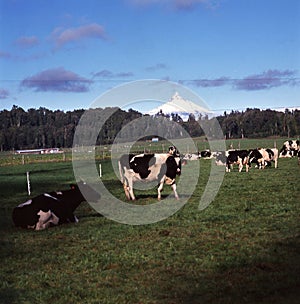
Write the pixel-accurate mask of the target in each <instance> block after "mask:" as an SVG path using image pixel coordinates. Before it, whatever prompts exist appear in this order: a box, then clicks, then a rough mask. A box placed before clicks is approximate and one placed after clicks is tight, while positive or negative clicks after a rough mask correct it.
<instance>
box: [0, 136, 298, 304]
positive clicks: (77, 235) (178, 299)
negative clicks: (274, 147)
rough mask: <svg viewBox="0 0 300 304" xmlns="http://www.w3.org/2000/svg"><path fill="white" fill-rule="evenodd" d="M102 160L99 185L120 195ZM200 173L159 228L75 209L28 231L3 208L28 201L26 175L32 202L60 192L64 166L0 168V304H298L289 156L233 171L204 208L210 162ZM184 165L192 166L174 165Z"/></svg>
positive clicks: (141, 200)
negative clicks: (68, 218)
mask: <svg viewBox="0 0 300 304" xmlns="http://www.w3.org/2000/svg"><path fill="white" fill-rule="evenodd" d="M244 144H245V145H251V144H253V142H250V143H247V142H246V141H245V142H244ZM242 148H243V147H242ZM101 163H102V171H103V181H104V183H105V184H106V185H107V187H108V188H109V189H110V190H111V192H112V193H113V194H114V195H115V196H117V197H120V198H121V199H125V195H124V193H123V189H122V186H121V184H120V183H119V182H118V181H117V180H116V177H115V176H114V173H113V172H112V169H111V164H110V162H109V161H101ZM200 168H201V175H200V178H199V184H198V186H197V188H196V190H195V192H194V194H193V196H192V197H191V198H190V200H189V201H188V202H187V204H186V205H185V206H184V207H183V208H182V209H180V210H179V211H178V212H177V213H176V214H174V215H173V216H171V217H169V218H168V219H166V220H164V221H162V222H159V223H155V224H151V225H145V226H130V225H123V224H119V223H116V222H114V221H111V220H109V219H106V218H105V217H102V216H100V215H99V214H98V213H97V212H95V211H94V210H93V209H92V208H91V207H90V206H89V205H88V204H87V203H83V204H82V205H81V206H80V207H79V208H78V209H77V211H76V215H77V216H78V217H79V220H80V221H79V223H78V224H67V225H62V226H59V227H53V228H51V229H48V230H45V231H39V232H36V231H27V230H23V229H18V228H15V227H14V226H13V225H12V222H11V211H12V208H13V207H15V206H16V205H18V204H19V203H21V202H23V201H25V200H26V199H27V198H28V196H27V188H26V171H30V172H31V173H30V176H31V185H32V191H33V193H32V195H33V196H34V195H37V194H39V193H42V192H44V191H47V190H48V191H50V190H59V189H67V188H68V184H69V183H70V182H73V181H74V176H73V172H72V165H71V163H70V162H55V163H53V162H50V163H32V164H26V165H15V166H2V167H0V187H1V203H0V216H1V251H0V267H1V272H0V276H1V277H0V302H1V301H2V303H16V304H20V303H30V304H34V303H39V304H40V303H52V302H55V303H58V304H60V303H157V304H164V303H168V304H169V303H174V304H179V303H184V304H185V303H197V304H198V303H298V300H299V297H300V291H299V287H300V276H299V273H300V229H299V228H300V222H299V211H300V207H299V202H300V188H299V171H300V168H299V166H298V165H297V159H280V160H279V168H278V169H274V168H267V169H265V170H258V169H251V170H250V172H248V173H246V172H242V173H239V172H237V168H235V170H234V171H233V172H230V173H226V174H225V178H224V181H223V184H222V186H221V189H220V191H219V193H218V195H217V197H216V198H215V200H214V201H213V203H212V204H210V205H209V206H208V208H206V209H205V210H203V211H199V210H198V204H199V199H200V197H201V194H202V193H203V190H204V188H205V185H206V182H207V179H208V175H209V171H210V161H209V160H201V161H200ZM193 169H194V166H193V162H190V163H188V164H187V166H185V167H183V170H187V171H190V172H192V171H193ZM164 188H165V192H164V193H165V194H166V193H169V189H168V187H167V186H165V187H164ZM179 194H180V193H179ZM136 195H137V197H138V200H137V202H136V203H137V204H151V203H153V202H155V196H156V190H155V189H153V190H149V191H146V192H139V191H137V192H136Z"/></svg>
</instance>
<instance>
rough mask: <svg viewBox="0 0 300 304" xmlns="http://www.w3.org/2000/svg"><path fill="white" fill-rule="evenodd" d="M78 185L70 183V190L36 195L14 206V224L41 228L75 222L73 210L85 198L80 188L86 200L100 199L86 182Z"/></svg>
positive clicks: (76, 220) (94, 200) (36, 228)
mask: <svg viewBox="0 0 300 304" xmlns="http://www.w3.org/2000/svg"><path fill="white" fill-rule="evenodd" d="M78 185H79V186H78ZM78 185H75V184H72V185H71V189H70V190H65V191H60V192H49V193H44V194H41V195H38V196H36V197H34V198H32V199H30V200H28V201H26V202H25V203H23V204H20V205H19V206H17V207H15V208H14V210H13V213H12V219H13V222H14V224H15V226H17V227H22V228H31V229H35V230H43V229H46V228H48V227H50V226H55V225H60V224H63V223H69V222H71V223H77V222H78V219H77V217H76V216H75V215H74V211H75V209H76V208H77V207H78V206H79V205H80V203H81V202H83V201H85V200H86V199H85V198H84V196H83V194H82V193H81V191H80V189H81V190H83V192H84V194H85V196H86V197H87V198H88V200H90V201H93V202H96V201H97V200H99V199H100V195H99V194H98V193H97V192H96V191H95V190H93V189H92V188H91V187H90V186H88V185H87V184H85V183H83V182H80V183H78ZM79 187H80V189H79Z"/></svg>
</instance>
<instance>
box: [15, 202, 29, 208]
mask: <svg viewBox="0 0 300 304" xmlns="http://www.w3.org/2000/svg"><path fill="white" fill-rule="evenodd" d="M31 203H32V200H28V201H26V202H25V203H23V204H20V205H19V206H18V208H21V207H23V206H26V205H30V204H31Z"/></svg>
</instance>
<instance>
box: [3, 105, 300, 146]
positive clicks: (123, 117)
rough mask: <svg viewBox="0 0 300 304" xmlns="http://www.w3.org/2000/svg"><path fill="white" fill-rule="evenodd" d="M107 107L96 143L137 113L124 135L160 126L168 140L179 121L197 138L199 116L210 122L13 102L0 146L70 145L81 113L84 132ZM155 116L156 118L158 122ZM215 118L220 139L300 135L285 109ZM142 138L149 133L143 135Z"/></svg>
mask: <svg viewBox="0 0 300 304" xmlns="http://www.w3.org/2000/svg"><path fill="white" fill-rule="evenodd" d="M107 109H109V110H110V112H111V113H112V114H111V115H110V116H109V118H108V119H107V120H106V121H105V123H104V124H103V126H102V128H101V131H100V132H99V135H98V137H97V142H96V144H102V145H103V144H110V143H112V142H113V141H114V139H115V137H116V136H117V135H118V134H122V132H123V127H124V126H126V125H127V124H129V122H131V121H134V120H135V119H138V118H142V117H145V118H146V117H147V119H144V120H141V123H138V124H132V125H130V124H129V125H128V126H129V127H126V128H124V132H127V133H130V134H128V136H129V135H130V136H132V138H144V139H145V136H143V135H144V134H148V133H149V132H148V133H147V132H145V130H147V129H150V130H153V132H152V133H153V134H151V135H153V136H155V135H156V134H155V130H156V129H155V128H157V130H159V131H160V133H161V130H165V133H163V136H165V138H168V137H170V136H171V137H172V138H176V137H180V134H179V133H180V132H179V131H178V128H174V127H173V126H174V124H170V123H169V122H170V121H171V122H176V123H177V124H179V125H180V126H181V127H182V128H183V129H184V130H186V131H187V133H188V134H189V135H190V136H191V137H197V136H203V135H205V134H204V131H203V130H202V129H201V127H200V124H199V121H200V120H201V123H202V124H203V123H205V122H208V123H209V122H210V120H211V119H210V118H209V117H208V116H207V115H205V116H202V115H200V116H198V117H195V116H194V115H193V114H190V115H189V118H188V120H187V121H183V119H182V118H181V117H180V115H178V114H171V115H165V114H164V113H163V112H159V113H157V114H156V115H154V116H153V117H150V116H149V115H143V114H142V113H140V112H138V111H135V110H133V109H129V110H128V111H124V110H121V109H119V108H105V109H102V108H97V109H89V110H84V109H80V110H74V111H67V112H64V111H61V110H55V111H53V110H49V109H46V108H43V107H41V108H39V109H33V108H32V109H28V110H27V111H25V110H24V109H22V108H21V107H18V106H13V107H12V109H11V110H2V111H0V150H1V151H10V150H18V149H36V148H51V147H58V148H70V147H72V146H73V138H74V134H75V129H76V126H77V125H78V123H79V121H80V118H81V116H82V115H83V113H87V111H88V113H89V115H90V118H91V119H89V120H88V121H86V122H85V124H86V126H85V127H86V130H87V132H88V131H89V130H91V129H93V128H94V127H95V125H97V124H95V122H97V121H98V120H99V119H101V117H102V116H103V115H102V114H103V113H104V112H102V111H106V110H107ZM152 118H153V119H152ZM157 118H160V121H159V124H158V123H157V120H156V119H157ZM217 120H218V122H219V123H220V126H221V128H222V130H223V133H224V137H225V138H227V139H229V138H261V137H268V136H281V137H287V138H292V137H299V134H300V111H299V110H295V111H290V110H288V109H286V110H285V112H278V111H274V110H260V109H247V110H245V111H241V112H240V111H231V113H227V112H224V114H223V115H219V116H218V117H217ZM136 126H137V127H136ZM121 130H122V132H121V133H120V131H121ZM157 134H158V133H157ZM123 135H124V138H129V137H128V136H127V135H126V134H123ZM181 135H182V134H181ZM126 136H127V137H126ZM163 136H162V137H163ZM146 137H147V136H146ZM148 137H151V136H149V134H148Z"/></svg>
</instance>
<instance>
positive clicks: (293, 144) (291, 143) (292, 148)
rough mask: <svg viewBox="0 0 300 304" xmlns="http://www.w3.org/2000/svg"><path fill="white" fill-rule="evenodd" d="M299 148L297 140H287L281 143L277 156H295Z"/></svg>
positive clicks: (299, 143) (299, 142)
mask: <svg viewBox="0 0 300 304" xmlns="http://www.w3.org/2000/svg"><path fill="white" fill-rule="evenodd" d="M299 150H300V141H299V140H287V141H285V142H284V143H283V146H282V148H281V149H280V151H279V157H293V156H296V155H297V153H298V151H299Z"/></svg>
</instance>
